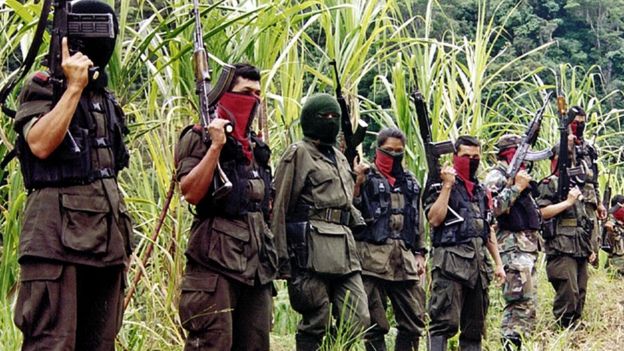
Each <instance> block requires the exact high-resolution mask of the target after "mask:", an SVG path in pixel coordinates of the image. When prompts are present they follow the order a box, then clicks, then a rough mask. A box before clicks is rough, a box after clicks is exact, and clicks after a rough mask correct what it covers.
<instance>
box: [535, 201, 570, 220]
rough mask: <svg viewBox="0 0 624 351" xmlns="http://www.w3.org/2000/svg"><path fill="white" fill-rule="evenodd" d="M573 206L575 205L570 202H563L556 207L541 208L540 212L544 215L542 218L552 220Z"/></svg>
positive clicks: (555, 205)
mask: <svg viewBox="0 0 624 351" xmlns="http://www.w3.org/2000/svg"><path fill="white" fill-rule="evenodd" d="M572 205H573V204H572V203H570V202H568V201H561V202H559V203H556V204H554V205H549V206H546V207H542V208H540V212H541V213H542V217H543V218H544V219H551V218H553V217H555V216H557V215H558V214H560V213H561V212H563V211H565V210H567V209H568V208H570V206H572Z"/></svg>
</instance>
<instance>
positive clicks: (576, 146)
mask: <svg viewBox="0 0 624 351" xmlns="http://www.w3.org/2000/svg"><path fill="white" fill-rule="evenodd" d="M570 111H571V112H572V113H573V114H574V115H575V117H574V119H573V120H572V121H571V122H570V125H569V127H568V128H569V129H568V130H569V133H570V134H569V142H570V144H571V145H570V160H571V161H572V166H581V167H583V169H584V170H585V177H584V178H585V179H584V181H583V182H582V184H581V183H579V189H581V192H582V194H583V198H584V200H583V204H584V205H585V210H586V211H587V215H588V216H589V218H590V219H591V221H592V223H593V225H594V227H593V228H594V229H593V233H592V249H593V252H594V253H595V258H594V259H593V260H591V262H590V263H591V264H593V265H594V267H598V264H599V262H598V250H599V248H600V225H599V222H598V220H605V219H607V209H606V208H605V207H604V206H603V205H602V202H601V201H600V199H601V197H600V194H599V186H598V152H597V151H596V149H595V148H594V146H593V145H591V144H590V143H588V142H587V140H585V138H584V135H583V134H584V132H585V125H586V114H585V111H584V110H583V109H582V108H581V107H580V106H572V107H571V108H570Z"/></svg>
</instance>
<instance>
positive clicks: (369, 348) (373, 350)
mask: <svg viewBox="0 0 624 351" xmlns="http://www.w3.org/2000/svg"><path fill="white" fill-rule="evenodd" d="M364 346H365V347H366V351H386V341H385V340H384V339H383V338H381V339H372V340H366V341H365V342H364Z"/></svg>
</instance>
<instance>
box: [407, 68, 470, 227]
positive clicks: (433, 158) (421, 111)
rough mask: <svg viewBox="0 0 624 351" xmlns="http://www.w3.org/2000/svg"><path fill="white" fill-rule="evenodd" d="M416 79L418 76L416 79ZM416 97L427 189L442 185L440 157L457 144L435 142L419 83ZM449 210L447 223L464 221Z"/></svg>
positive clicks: (416, 88)
mask: <svg viewBox="0 0 624 351" xmlns="http://www.w3.org/2000/svg"><path fill="white" fill-rule="evenodd" d="M414 80H415V81H416V78H415V79H414ZM412 97H413V98H414V104H415V105H416V116H417V117H418V128H419V130H420V137H421V138H422V142H423V147H424V149H425V157H426V158H427V170H428V173H427V180H426V182H425V184H426V186H425V189H428V188H430V187H432V186H440V183H441V182H442V179H441V178H440V171H441V169H442V168H441V166H440V157H441V156H442V155H445V154H452V153H454V152H455V145H454V144H453V142H452V141H451V140H445V141H438V142H434V141H433V138H432V135H431V119H430V118H429V112H428V111H427V105H426V103H425V100H424V98H423V96H422V93H421V92H420V90H419V89H418V83H417V82H416V87H415V90H414V92H413V93H412ZM448 211H449V212H450V213H451V215H452V218H450V219H449V220H447V221H445V222H444V224H445V225H452V224H455V223H459V222H463V221H464V219H463V218H462V217H461V216H460V215H459V214H458V213H457V211H455V210H453V209H452V208H451V207H450V206H449V207H448Z"/></svg>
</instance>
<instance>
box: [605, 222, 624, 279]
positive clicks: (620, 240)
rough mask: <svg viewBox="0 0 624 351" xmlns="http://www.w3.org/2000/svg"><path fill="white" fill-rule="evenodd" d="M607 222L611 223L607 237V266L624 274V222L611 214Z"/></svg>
mask: <svg viewBox="0 0 624 351" xmlns="http://www.w3.org/2000/svg"><path fill="white" fill-rule="evenodd" d="M609 222H611V223H613V232H610V233H609V234H608V237H607V240H608V241H609V244H610V245H611V253H610V254H609V260H608V261H607V267H610V268H612V269H614V270H615V271H616V272H618V273H619V274H620V275H622V276H624V224H623V223H621V222H620V221H618V220H616V219H615V218H614V217H613V215H612V214H610V215H609Z"/></svg>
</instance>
